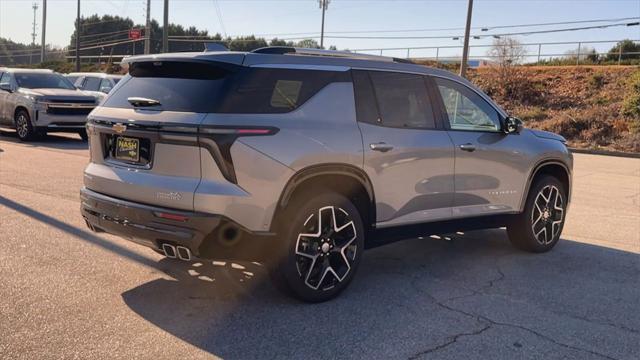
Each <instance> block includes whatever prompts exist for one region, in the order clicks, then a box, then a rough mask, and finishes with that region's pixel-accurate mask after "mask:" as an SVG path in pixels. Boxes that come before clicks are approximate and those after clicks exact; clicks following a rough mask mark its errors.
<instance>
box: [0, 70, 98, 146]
mask: <svg viewBox="0 0 640 360" xmlns="http://www.w3.org/2000/svg"><path fill="white" fill-rule="evenodd" d="M0 73H1V74H0V125H2V126H5V127H10V128H14V129H16V132H17V134H18V138H20V140H22V141H27V140H32V139H33V138H34V137H35V136H36V135H39V134H40V135H42V134H46V133H47V132H77V133H78V134H80V136H81V137H82V138H83V139H84V140H86V139H87V134H86V130H85V123H86V119H87V114H89V113H90V112H91V110H93V108H94V107H95V106H96V105H97V102H98V100H97V99H96V98H95V97H94V96H92V95H90V94H88V93H85V92H83V91H80V90H78V89H76V88H75V87H74V86H73V84H71V83H70V82H69V81H68V80H67V79H66V78H65V77H64V76H62V75H60V74H58V73H55V72H53V71H51V70H33V69H11V68H4V69H0Z"/></svg>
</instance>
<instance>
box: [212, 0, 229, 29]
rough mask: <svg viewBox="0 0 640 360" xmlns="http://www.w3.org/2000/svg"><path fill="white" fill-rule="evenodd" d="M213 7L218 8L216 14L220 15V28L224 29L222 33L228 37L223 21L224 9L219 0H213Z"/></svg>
mask: <svg viewBox="0 0 640 360" xmlns="http://www.w3.org/2000/svg"><path fill="white" fill-rule="evenodd" d="M213 7H214V8H215V10H216V15H218V21H219V22H220V28H221V29H222V33H223V34H224V36H225V37H227V30H226V29H225V27H224V22H223V21H222V10H221V9H220V4H218V1H216V0H213Z"/></svg>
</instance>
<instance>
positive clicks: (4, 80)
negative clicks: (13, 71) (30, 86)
mask: <svg viewBox="0 0 640 360" xmlns="http://www.w3.org/2000/svg"><path fill="white" fill-rule="evenodd" d="M0 84H3V85H4V84H6V85H11V75H9V73H8V72H6V73H3V74H2V76H0Z"/></svg>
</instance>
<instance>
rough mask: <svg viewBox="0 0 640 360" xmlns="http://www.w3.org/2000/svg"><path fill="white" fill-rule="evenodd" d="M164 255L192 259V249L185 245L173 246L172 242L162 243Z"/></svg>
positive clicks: (171, 257) (170, 257) (172, 257)
mask: <svg viewBox="0 0 640 360" xmlns="http://www.w3.org/2000/svg"><path fill="white" fill-rule="evenodd" d="M162 251H163V252H164V256H166V257H168V258H169V259H180V260H183V261H190V260H191V250H189V248H187V247H184V246H173V245H171V244H166V243H165V244H162Z"/></svg>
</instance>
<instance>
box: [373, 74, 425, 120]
mask: <svg viewBox="0 0 640 360" xmlns="http://www.w3.org/2000/svg"><path fill="white" fill-rule="evenodd" d="M369 75H370V76H371V82H372V83H373V90H374V92H375V95H376V99H377V100H378V107H379V109H380V117H381V119H382V125H385V126H390V127H398V128H424V129H434V128H435V120H434V116H433V110H432V109H431V101H430V100H429V95H428V93H427V86H426V84H425V81H424V79H423V78H422V76H421V75H415V74H405V73H393V72H386V71H371V72H369Z"/></svg>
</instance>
